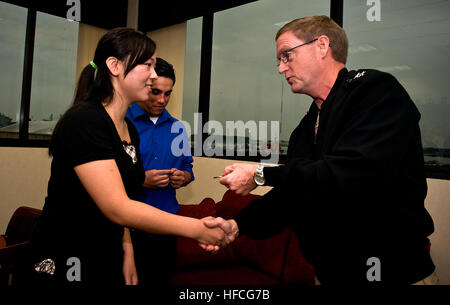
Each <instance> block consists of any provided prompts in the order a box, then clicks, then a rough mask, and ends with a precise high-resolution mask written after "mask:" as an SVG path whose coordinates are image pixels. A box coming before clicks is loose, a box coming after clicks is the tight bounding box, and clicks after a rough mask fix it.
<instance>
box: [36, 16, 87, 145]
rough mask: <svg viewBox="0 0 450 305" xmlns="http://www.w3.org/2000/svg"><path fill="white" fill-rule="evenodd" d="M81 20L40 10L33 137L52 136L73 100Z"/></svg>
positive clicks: (37, 33)
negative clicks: (72, 20)
mask: <svg viewBox="0 0 450 305" xmlns="http://www.w3.org/2000/svg"><path fill="white" fill-rule="evenodd" d="M78 26H79V24H78V22H71V21H68V20H67V19H64V18H61V17H56V16H52V15H48V14H45V13H41V12H38V13H37V18H36V38H35V45H34V63H33V82H32V87H31V105H30V106H31V108H30V124H29V138H30V139H48V138H49V137H50V135H51V134H52V132H53V128H54V126H55V124H56V122H57V121H58V119H59V118H60V117H61V115H62V114H63V113H64V112H65V111H66V110H67V109H68V108H69V106H70V105H71V103H72V102H73V96H74V90H75V84H76V79H75V78H76V64H77V48H78Z"/></svg>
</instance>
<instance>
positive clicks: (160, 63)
mask: <svg viewBox="0 0 450 305" xmlns="http://www.w3.org/2000/svg"><path fill="white" fill-rule="evenodd" d="M155 72H156V74H158V76H163V77H167V78H170V79H171V80H173V84H174V85H175V70H174V69H173V66H172V65H171V64H169V63H168V62H167V61H165V60H164V59H162V58H160V57H157V58H156V65H155Z"/></svg>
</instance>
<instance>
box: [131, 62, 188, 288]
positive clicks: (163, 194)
mask: <svg viewBox="0 0 450 305" xmlns="http://www.w3.org/2000/svg"><path fill="white" fill-rule="evenodd" d="M155 71H156V74H158V78H157V79H156V80H154V81H153V84H152V90H151V92H150V96H149V99H148V101H146V102H137V103H134V104H132V105H131V106H130V108H129V109H128V112H127V118H129V119H130V120H131V121H132V122H133V124H134V125H135V126H136V128H137V130H138V132H139V137H140V151H141V156H142V163H143V165H144V169H145V171H146V179H145V184H144V186H145V187H143V189H142V192H141V193H140V194H139V195H138V196H137V197H136V198H134V199H136V200H138V201H142V202H145V203H147V204H150V205H152V206H154V207H156V208H158V209H161V210H163V211H166V212H169V213H176V212H177V211H178V208H179V206H178V201H177V199H176V189H178V188H180V187H183V186H186V185H187V184H188V183H190V182H191V181H192V180H194V174H193V172H192V162H193V159H192V156H191V153H190V147H182V146H183V145H187V146H188V145H189V144H188V143H189V142H188V138H187V134H186V132H185V130H184V128H180V127H181V126H182V124H181V123H180V122H179V121H178V120H177V119H175V118H174V117H172V116H171V115H170V114H169V112H168V111H167V110H166V109H165V108H166V106H167V104H168V103H169V99H170V95H171V93H172V90H173V86H174V85H175V71H174V69H173V66H172V65H171V64H169V63H168V62H167V61H165V60H164V59H162V58H157V60H156V66H155ZM177 122H178V123H177ZM174 124H176V125H175V126H173V125H174ZM172 127H174V128H172ZM172 129H174V131H175V132H172ZM180 137H181V138H180ZM180 139H181V141H180ZM174 140H175V141H174ZM172 143H176V145H172ZM180 145H181V146H180ZM172 147H174V149H175V150H176V151H173V150H174V149H173V148H172ZM180 152H181V155H180ZM132 238H133V245H134V252H135V261H136V267H137V272H138V278H139V283H140V284H144V285H155V284H156V285H158V284H160V285H161V284H162V285H164V284H167V283H168V281H169V278H170V274H171V270H172V269H173V267H174V265H175V254H176V241H175V237H173V236H162V235H150V234H148V233H145V232H139V231H133V232H132Z"/></svg>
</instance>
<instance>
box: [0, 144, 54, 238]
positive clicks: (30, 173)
mask: <svg viewBox="0 0 450 305" xmlns="http://www.w3.org/2000/svg"><path fill="white" fill-rule="evenodd" d="M47 152H48V150H47V149H44V148H20V147H0V173H1V176H0V234H4V233H5V230H6V226H7V225H8V222H9V219H10V218H11V216H12V214H13V212H14V211H15V210H16V209H17V208H18V207H20V206H22V205H26V206H30V207H34V208H37V209H42V207H43V205H44V199H45V196H46V192H47V183H48V178H49V177H50V163H51V158H50V157H49V156H48V153H47Z"/></svg>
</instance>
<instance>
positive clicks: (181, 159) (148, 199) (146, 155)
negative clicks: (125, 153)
mask: <svg viewBox="0 0 450 305" xmlns="http://www.w3.org/2000/svg"><path fill="white" fill-rule="evenodd" d="M127 118H129V119H130V120H131V121H132V122H133V124H134V125H135V126H136V128H137V130H138V132H139V137H140V146H139V148H140V151H141V157H142V164H143V165H144V169H145V170H146V171H147V170H151V169H171V168H177V169H179V170H181V171H187V172H189V173H190V174H191V177H192V179H191V181H193V180H194V173H193V172H192V162H193V161H194V160H193V159H192V156H191V149H190V147H189V141H188V137H187V134H186V131H185V129H184V126H183V124H182V123H181V122H180V121H178V120H177V119H175V118H174V117H172V116H171V115H170V114H169V112H168V111H167V110H166V109H164V110H163V112H162V113H161V115H160V117H159V118H158V120H157V121H156V124H154V123H153V122H152V121H151V120H150V117H149V115H148V114H147V113H146V112H145V111H144V110H143V109H142V108H141V107H140V106H139V105H138V104H137V103H133V104H132V105H131V106H130V108H129V109H128V112H127ZM177 122H178V123H177ZM174 124H175V125H174ZM173 125H174V126H173ZM172 129H174V132H172V131H171V130H172ZM172 143H174V144H172ZM172 146H174V147H175V148H174V149H173V148H172ZM173 150H174V152H173ZM133 199H135V200H138V201H142V202H145V203H147V204H149V205H152V206H154V207H155V208H158V209H161V210H163V211H166V212H169V213H176V212H177V211H178V208H179V207H178V201H177V199H176V193H175V189H173V188H172V187H171V186H170V184H169V185H168V186H166V187H164V188H159V189H149V188H145V187H143V188H142V192H140V193H139V194H138V195H137V196H136V198H133Z"/></svg>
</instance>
